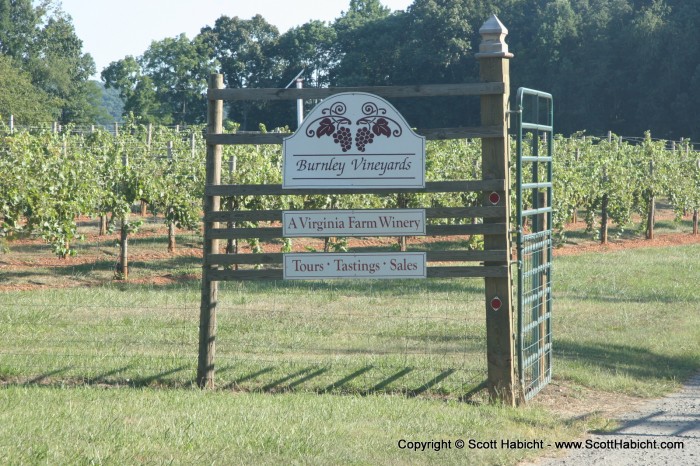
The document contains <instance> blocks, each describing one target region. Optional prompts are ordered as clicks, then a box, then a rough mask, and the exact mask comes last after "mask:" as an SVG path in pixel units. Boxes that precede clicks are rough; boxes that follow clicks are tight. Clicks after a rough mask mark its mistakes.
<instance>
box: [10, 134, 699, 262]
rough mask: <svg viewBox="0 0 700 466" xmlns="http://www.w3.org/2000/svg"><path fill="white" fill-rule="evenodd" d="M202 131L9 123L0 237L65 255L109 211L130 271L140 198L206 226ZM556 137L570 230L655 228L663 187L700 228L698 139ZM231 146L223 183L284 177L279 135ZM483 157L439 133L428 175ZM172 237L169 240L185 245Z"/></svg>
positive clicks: (450, 202) (363, 204) (453, 200)
mask: <svg viewBox="0 0 700 466" xmlns="http://www.w3.org/2000/svg"><path fill="white" fill-rule="evenodd" d="M261 129H262V130H263V131H264V128H261ZM231 130H235V129H234V128H231ZM203 134H204V128H203V127H199V126H190V127H187V128H173V127H150V126H145V125H140V124H136V123H127V124H125V125H122V126H121V127H120V128H119V130H118V131H117V132H116V134H115V133H114V132H113V131H107V130H105V129H100V128H96V129H94V130H92V131H90V132H75V131H72V130H71V128H63V131H55V128H54V130H51V129H48V130H45V131H22V130H14V131H12V132H7V131H5V132H4V134H3V135H2V136H0V239H2V238H5V240H7V239H11V238H13V237H16V236H18V235H27V234H32V235H36V236H39V237H41V238H42V239H43V240H45V241H46V243H48V244H50V245H51V246H52V248H53V252H54V253H55V254H57V255H59V256H61V257H65V256H67V255H71V254H74V250H73V249H72V248H71V244H73V243H74V242H75V241H78V240H80V239H81V238H80V237H79V235H78V230H77V225H76V219H77V218H78V217H80V216H93V217H100V218H101V219H103V220H104V221H103V222H102V228H103V230H105V229H108V228H113V229H119V231H120V232H121V238H122V250H123V251H122V254H123V256H124V258H123V270H122V271H121V272H122V273H123V274H124V275H126V274H127V273H128V268H127V258H126V254H127V241H128V236H129V234H131V233H134V232H135V231H137V230H138V227H139V226H140V224H139V222H138V221H132V219H130V212H131V210H132V206H133V205H134V204H136V203H139V202H142V203H144V204H147V205H148V207H149V209H150V210H151V212H153V213H154V214H161V215H162V216H163V217H164V219H165V223H166V225H168V227H169V231H170V232H171V238H173V237H174V235H173V234H172V232H173V231H174V228H175V227H177V228H185V229H192V230H196V231H199V230H200V228H201V220H202V219H201V217H202V215H201V206H202V199H203V193H204V166H205V163H204V156H205V152H206V146H205V141H204V137H203ZM554 145H555V157H554V188H553V190H554V199H553V202H554V214H553V227H554V229H555V230H556V231H557V232H558V233H559V234H560V235H563V234H565V232H566V224H567V223H568V222H569V221H571V220H572V219H574V218H575V216H576V215H577V213H579V212H583V215H584V216H585V221H586V222H587V224H588V227H589V228H590V229H597V228H600V234H601V239H602V240H605V239H606V234H607V233H606V231H607V225H608V221H609V222H612V223H614V224H616V225H618V226H621V227H624V226H626V225H629V224H630V222H631V219H632V216H633V215H634V214H635V213H637V214H640V215H641V216H643V217H645V218H649V221H648V222H647V227H646V234H647V236H650V235H653V223H654V222H653V215H654V213H653V208H654V199H655V198H657V197H659V196H663V197H665V198H667V199H669V200H670V203H671V204H672V206H673V208H674V210H675V212H676V214H677V215H678V216H679V217H680V216H682V215H684V214H687V213H689V212H693V213H694V219H695V227H694V229H695V232H696V233H697V212H698V210H699V209H700V153H698V152H697V151H695V150H693V147H692V146H691V145H690V144H689V142H684V143H680V144H674V146H675V147H673V149H671V146H670V145H669V144H668V143H667V142H666V141H658V140H652V138H651V137H650V135H649V134H646V135H645V137H644V138H643V139H641V140H640V142H637V143H630V142H627V141H624V140H622V139H621V138H617V137H612V136H611V137H609V138H592V137H583V136H581V135H574V136H571V137H562V136H557V137H555V142H554ZM525 146H527V147H531V146H532V145H531V144H525ZM223 150H224V155H223V164H224V166H223V169H224V170H223V176H222V182H223V183H232V184H233V183H236V184H279V183H281V171H282V170H281V158H282V154H281V149H280V147H279V146H276V145H258V146H225V147H224V149H223ZM512 153H513V154H514V153H515V151H514V150H513V151H512ZM480 163H481V143H480V140H449V141H430V142H429V143H428V144H427V155H426V180H427V181H447V180H463V179H475V178H479V177H480V173H481V167H480ZM512 179H515V178H514V176H513V177H512ZM513 192H514V190H513ZM479 203H480V199H479V198H478V197H477V196H476V195H475V194H473V193H440V194H423V193H411V194H405V193H404V194H387V195H344V196H335V195H326V196H321V195H288V196H281V197H274V196H243V197H237V198H232V199H222V205H223V206H225V207H226V208H228V209H241V210H247V209H265V210H273V209H275V210H277V209H278V210H300V209H370V208H394V207H411V208H426V207H469V206H475V205H478V204H479ZM107 219H108V220H107ZM443 221H446V220H443ZM452 221H454V220H452ZM457 221H458V222H459V220H457ZM463 221H471V220H466V219H465V220H463ZM250 226H253V225H250ZM172 241H173V240H171V244H170V247H174V244H173V243H172Z"/></svg>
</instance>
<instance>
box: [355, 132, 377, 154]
mask: <svg viewBox="0 0 700 466" xmlns="http://www.w3.org/2000/svg"><path fill="white" fill-rule="evenodd" d="M373 142H374V134H372V132H371V131H370V130H369V128H364V127H363V128H360V129H358V130H357V133H355V146H356V147H357V150H359V151H360V152H364V151H365V146H366V145H367V144H372V143H373Z"/></svg>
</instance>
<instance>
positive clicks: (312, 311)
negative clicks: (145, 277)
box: [0, 245, 700, 464]
mask: <svg viewBox="0 0 700 466" xmlns="http://www.w3.org/2000/svg"><path fill="white" fill-rule="evenodd" d="M698 259H700V245H686V246H679V247H674V248H654V249H634V250H628V251H619V252H613V253H609V254H604V255H601V254H583V255H579V256H566V257H561V258H557V260H556V262H555V276H554V277H555V278H554V287H555V303H554V316H555V317H554V319H555V320H554V325H553V327H554V330H553V331H554V351H555V353H554V374H555V381H556V383H557V384H569V385H573V386H582V387H586V388H587V389H590V390H593V391H597V392H606V393H611V394H617V393H619V394H623V395H625V396H641V397H651V396H660V395H663V394H665V393H668V392H669V391H671V390H673V389H676V388H678V386H679V384H680V383H682V382H683V381H684V380H685V379H686V378H687V377H689V376H690V375H691V374H693V373H695V372H696V371H697V370H698V368H700V350H699V349H698V347H697V341H700V312H699V311H700V304H699V303H700V289H699V288H698V287H695V286H693V284H695V283H698V282H700V267H698ZM481 286H482V285H481V283H480V282H479V281H478V280H463V281H459V280H454V281H447V280H426V281H404V282H401V281H398V282H394V281H387V282H384V281H382V282H357V281H347V282H343V281H337V282H264V283H263V282H261V283H245V284H233V283H227V284H224V285H223V286H222V290H221V293H220V297H221V302H222V304H221V308H220V310H219V332H218V341H217V364H218V375H217V381H218V385H219V387H220V389H219V390H217V391H214V392H202V391H199V390H196V389H192V388H191V382H192V380H193V378H194V372H195V367H196V347H197V323H198V309H197V307H198V306H197V304H198V301H199V290H198V283H197V282H196V281H189V282H188V281H181V282H177V281H176V282H172V283H168V284H164V285H160V286H154V285H139V284H133V283H127V284H125V283H112V284H108V285H102V286H93V287H78V288H70V289H40V290H33V291H30V292H28V291H24V292H22V291H17V292H6V293H3V294H2V295H1V297H2V300H1V301H0V378H1V379H2V380H4V383H3V388H2V389H1V390H0V408H1V409H0V462H2V463H9V464H15V463H64V464H65V463H90V462H97V463H106V464H116V463H120V464H121V463H140V462H149V463H166V462H172V463H192V462H194V461H202V460H203V461H206V462H223V463H230V462H235V463H251V462H255V463H280V462H285V463H288V462H291V463H311V464H315V463H319V464H328V463H355V464H376V463H381V464H403V463H416V464H427V463H436V462H440V463H444V464H465V463H468V464H514V463H516V462H517V461H519V460H520V459H522V458H523V457H525V456H527V455H536V454H537V453H538V452H537V451H526V450H507V449H501V448H497V449H494V450H466V449H465V450H456V449H454V448H452V449H449V450H447V449H445V450H442V451H439V452H437V451H432V450H431V451H425V452H411V451H407V450H401V449H399V448H398V446H397V442H398V440H400V439H408V440H420V441H427V440H440V439H442V440H452V441H454V440H456V439H458V438H462V439H464V440H468V439H478V440H491V439H497V440H499V441H500V440H501V439H516V438H520V439H544V440H545V441H546V442H545V443H548V442H551V441H553V440H555V439H556V440H558V439H568V438H573V437H575V436H577V435H580V434H581V433H582V432H584V431H586V430H591V429H599V428H604V427H605V426H606V425H607V426H609V424H608V421H607V420H605V419H603V418H600V417H596V416H595V415H594V416H592V417H590V416H583V417H582V418H579V419H578V420H567V419H566V418H562V417H560V416H558V415H555V414H553V413H552V412H551V411H549V410H548V409H547V408H544V407H535V406H529V407H525V408H518V409H509V408H505V407H500V406H491V405H487V404H483V403H481V402H480V398H479V397H478V396H475V395H474V393H473V392H474V390H475V389H476V388H477V387H478V385H479V383H480V382H481V381H483V379H484V375H485V356H484V350H483V348H484V345H485V340H484V339H485V336H484V328H483V327H484V326H483V311H482V309H481V308H482V306H483V304H482V303H481V300H482V293H483V291H482V288H481ZM231 389H234V390H233V391H232V390H231ZM465 400H471V402H465Z"/></svg>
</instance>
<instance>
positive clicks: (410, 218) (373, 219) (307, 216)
mask: <svg viewBox="0 0 700 466" xmlns="http://www.w3.org/2000/svg"><path fill="white" fill-rule="evenodd" d="M424 235H425V209H394V210H389V209H386V210H301V211H286V212H283V213H282V236H284V237H285V238H294V237H306V236H319V237H326V236H424Z"/></svg>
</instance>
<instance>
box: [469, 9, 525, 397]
mask: <svg viewBox="0 0 700 466" xmlns="http://www.w3.org/2000/svg"><path fill="white" fill-rule="evenodd" d="M479 34H481V38H482V40H481V44H480V45H479V53H477V54H476V57H477V59H478V60H479V69H480V73H479V74H480V78H481V81H482V82H502V83H503V85H504V92H503V94H498V95H485V96H482V97H481V124H482V125H484V126H498V127H500V128H501V130H500V134H499V136H498V137H496V138H485V139H483V140H482V143H481V144H482V146H481V147H482V149H481V160H482V163H481V172H482V178H483V179H485V180H487V179H500V180H505V186H506V187H508V186H509V185H510V180H509V155H510V154H509V144H508V122H507V111H508V99H509V97H510V76H509V70H510V68H509V66H510V63H509V59H510V58H512V57H513V54H511V53H509V52H508V45H507V44H506V43H505V36H506V35H507V34H508V30H507V29H506V27H505V26H504V25H503V23H501V22H500V21H499V20H498V18H497V17H496V15H493V16H491V18H489V19H488V20H487V21H486V22H485V23H484V25H483V26H482V27H481V28H480V29H479ZM489 194H490V193H484V196H483V200H484V203H487V202H488V200H487V199H488V196H489ZM497 194H498V195H499V196H500V201H499V202H498V205H500V206H503V207H504V210H503V215H502V216H501V217H499V218H494V219H484V223H485V224H486V223H502V224H504V225H505V228H504V230H503V232H502V234H498V235H485V236H484V249H485V250H487V251H488V250H494V249H495V250H497V249H500V250H504V249H505V250H506V251H510V196H508V195H507V191H505V190H502V191H498V192H497ZM484 265H486V266H489V265H508V262H486V263H485V264H484ZM511 283H512V277H511V272H510V267H508V274H507V277H503V278H486V279H485V303H486V305H485V309H486V352H487V360H488V380H487V385H488V390H489V395H490V397H491V399H492V400H499V401H501V402H502V403H504V404H506V405H510V406H514V405H515V392H516V385H517V384H516V379H515V338H514V337H515V335H514V332H513V328H514V326H513V320H514V319H513V303H512V296H511V291H512V289H511ZM494 303H500V306H497V309H495V308H494V307H493V304H494Z"/></svg>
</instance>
